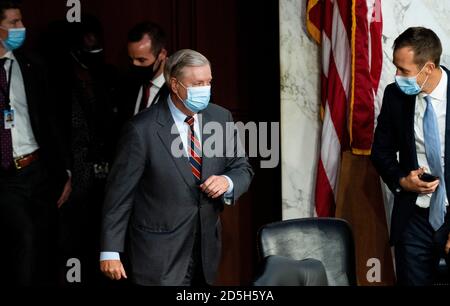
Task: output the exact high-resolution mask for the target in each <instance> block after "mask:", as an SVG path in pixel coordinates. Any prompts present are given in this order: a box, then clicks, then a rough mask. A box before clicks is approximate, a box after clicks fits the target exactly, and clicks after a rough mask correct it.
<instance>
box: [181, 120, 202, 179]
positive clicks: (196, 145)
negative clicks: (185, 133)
mask: <svg viewBox="0 0 450 306" xmlns="http://www.w3.org/2000/svg"><path fill="white" fill-rule="evenodd" d="M184 122H186V123H187V124H188V125H189V128H190V132H189V139H190V148H189V163H190V164H191V171H192V174H193V175H194V178H195V182H196V183H197V184H198V185H200V183H201V179H202V158H201V156H202V146H201V144H200V141H198V138H197V137H196V136H195V132H194V122H195V119H194V117H190V116H189V117H187V118H186V120H185V121H184Z"/></svg>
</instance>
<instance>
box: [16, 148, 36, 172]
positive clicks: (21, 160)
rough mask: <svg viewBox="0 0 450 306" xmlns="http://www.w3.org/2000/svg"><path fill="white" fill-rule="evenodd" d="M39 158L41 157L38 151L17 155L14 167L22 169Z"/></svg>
mask: <svg viewBox="0 0 450 306" xmlns="http://www.w3.org/2000/svg"><path fill="white" fill-rule="evenodd" d="M38 159H39V154H38V151H35V152H33V153H31V154H27V155H23V156H20V157H16V158H14V167H15V168H16V170H21V169H23V168H26V167H28V166H29V165H31V164H32V163H33V162H35V161H37V160H38Z"/></svg>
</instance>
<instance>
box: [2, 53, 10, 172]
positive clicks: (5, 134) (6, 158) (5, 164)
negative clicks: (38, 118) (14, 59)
mask: <svg viewBox="0 0 450 306" xmlns="http://www.w3.org/2000/svg"><path fill="white" fill-rule="evenodd" d="M5 62H6V59H5V58H1V59H0V87H1V90H0V118H1V120H0V151H1V154H0V159H1V160H0V167H1V168H2V169H6V170H7V169H9V168H11V166H12V163H13V146H12V136H11V130H9V129H5V118H4V116H5V110H8V108H9V105H8V100H9V97H6V93H7V92H8V91H9V90H8V80H7V77H6V70H5Z"/></svg>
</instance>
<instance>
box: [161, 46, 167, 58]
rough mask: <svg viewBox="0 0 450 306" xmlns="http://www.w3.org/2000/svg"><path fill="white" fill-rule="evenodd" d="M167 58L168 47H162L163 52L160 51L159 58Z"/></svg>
mask: <svg viewBox="0 0 450 306" xmlns="http://www.w3.org/2000/svg"><path fill="white" fill-rule="evenodd" d="M166 58H167V50H166V49H164V48H163V49H161V52H160V53H159V59H160V60H165V59H166Z"/></svg>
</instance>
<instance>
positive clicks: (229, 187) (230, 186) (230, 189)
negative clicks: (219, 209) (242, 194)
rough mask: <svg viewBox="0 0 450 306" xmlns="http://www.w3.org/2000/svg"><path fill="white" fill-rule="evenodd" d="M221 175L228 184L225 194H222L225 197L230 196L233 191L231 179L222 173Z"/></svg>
mask: <svg viewBox="0 0 450 306" xmlns="http://www.w3.org/2000/svg"><path fill="white" fill-rule="evenodd" d="M222 176H223V177H224V178H226V179H227V181H228V185H229V186H228V190H227V192H225V194H224V195H223V196H224V197H226V198H231V197H233V191H234V184H233V181H232V180H231V179H230V178H229V177H228V176H226V175H222Z"/></svg>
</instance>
